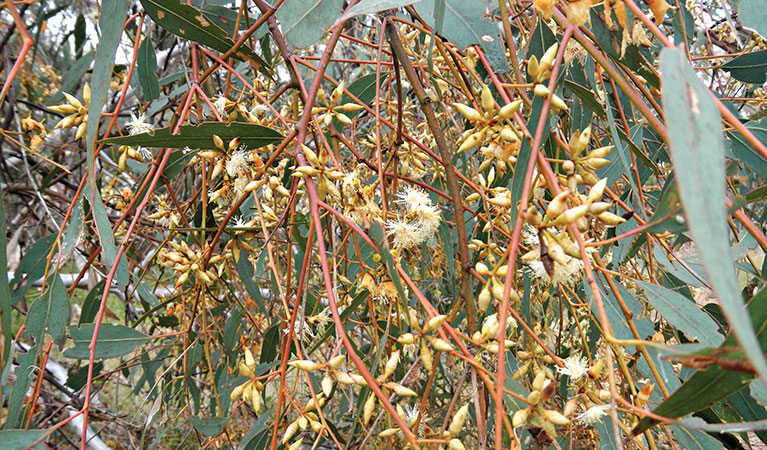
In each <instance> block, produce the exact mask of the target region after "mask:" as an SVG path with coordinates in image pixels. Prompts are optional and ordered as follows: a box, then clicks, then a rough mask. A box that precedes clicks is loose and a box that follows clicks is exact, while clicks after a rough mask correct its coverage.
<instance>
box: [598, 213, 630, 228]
mask: <svg viewBox="0 0 767 450" xmlns="http://www.w3.org/2000/svg"><path fill="white" fill-rule="evenodd" d="M597 219H599V221H600V222H602V223H603V224H605V225H607V226H608V227H614V226H617V225H620V224H622V223H623V222H625V221H626V219H624V218H623V217H621V216H618V215H615V214H613V213H611V212H607V211H605V212H603V213H601V214H597Z"/></svg>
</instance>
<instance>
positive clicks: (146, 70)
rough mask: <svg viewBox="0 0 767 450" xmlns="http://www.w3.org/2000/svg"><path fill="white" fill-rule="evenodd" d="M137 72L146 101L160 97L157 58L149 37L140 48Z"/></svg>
mask: <svg viewBox="0 0 767 450" xmlns="http://www.w3.org/2000/svg"><path fill="white" fill-rule="evenodd" d="M136 71H137V72H138V81H139V84H141V90H142V91H143V92H144V99H145V100H147V101H152V100H155V99H157V98H158V97H160V82H159V81H158V80H157V56H156V55H155V52H154V46H153V45H152V40H151V39H150V38H149V37H148V36H147V37H146V38H144V41H143V42H141V46H139V48H138V58H137V60H136Z"/></svg>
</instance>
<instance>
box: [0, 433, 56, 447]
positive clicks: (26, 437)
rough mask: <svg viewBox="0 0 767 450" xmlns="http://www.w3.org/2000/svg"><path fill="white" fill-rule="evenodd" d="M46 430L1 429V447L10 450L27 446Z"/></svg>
mask: <svg viewBox="0 0 767 450" xmlns="http://www.w3.org/2000/svg"><path fill="white" fill-rule="evenodd" d="M45 433H46V430H3V431H0V442H2V443H3V448H7V449H10V450H16V449H19V450H20V449H24V448H29V446H30V445H32V444H34V443H35V441H37V440H38V439H40V438H42V437H43V436H45Z"/></svg>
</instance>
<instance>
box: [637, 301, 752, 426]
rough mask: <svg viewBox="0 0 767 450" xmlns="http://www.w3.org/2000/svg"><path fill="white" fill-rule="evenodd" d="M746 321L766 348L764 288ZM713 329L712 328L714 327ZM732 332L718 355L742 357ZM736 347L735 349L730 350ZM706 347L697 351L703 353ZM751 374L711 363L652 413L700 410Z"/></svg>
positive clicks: (737, 387) (735, 389) (676, 414)
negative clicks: (753, 328)
mask: <svg viewBox="0 0 767 450" xmlns="http://www.w3.org/2000/svg"><path fill="white" fill-rule="evenodd" d="M748 313H749V314H750V317H749V322H750V323H752V324H753V325H754V326H755V327H757V337H758V339H759V343H760V344H761V346H760V351H762V350H763V349H767V291H761V292H760V293H759V294H757V295H756V297H754V298H753V299H752V300H751V302H749V304H748ZM713 330H714V329H712V331H713ZM736 345H737V342H736V339H735V336H733V335H732V334H730V335H729V336H728V337H727V339H725V341H724V342H723V343H722V345H721V346H719V351H718V352H717V353H716V356H717V358H722V359H725V358H726V359H742V358H743V352H742V351H741V350H739V349H737V347H736ZM733 349H735V350H733ZM707 353H709V351H708V350H702V351H701V352H699V353H698V354H699V355H701V356H705V355H706V354H707ZM753 379H754V375H753V374H752V373H750V372H741V371H734V370H725V369H724V368H722V367H721V366H720V365H718V364H714V365H712V366H710V367H708V368H707V369H705V370H700V371H698V372H695V373H694V374H693V375H692V376H691V377H690V378H689V379H688V380H687V381H686V382H685V383H684V384H682V386H681V387H679V389H677V390H676V391H674V393H673V394H671V396H670V397H668V398H667V399H666V400H665V401H664V402H663V403H661V404H660V405H659V406H658V407H657V408H655V410H653V413H655V414H658V415H660V416H664V417H670V418H677V417H682V416H685V415H687V414H691V413H694V412H696V411H700V410H702V409H705V408H708V407H709V406H711V405H713V404H715V403H717V402H719V401H721V400H724V399H726V398H727V397H729V396H731V395H732V394H734V393H736V392H738V391H739V390H741V389H743V388H744V387H746V386H748V385H749V383H751V380H753ZM657 423H658V422H657V421H655V420H653V419H650V418H645V419H643V420H642V421H641V422H640V423H639V425H637V426H636V427H635V428H634V430H633V431H632V434H633V435H635V436H636V435H638V434H639V433H641V432H643V431H644V430H647V429H648V428H650V427H652V426H653V425H655V424H657Z"/></svg>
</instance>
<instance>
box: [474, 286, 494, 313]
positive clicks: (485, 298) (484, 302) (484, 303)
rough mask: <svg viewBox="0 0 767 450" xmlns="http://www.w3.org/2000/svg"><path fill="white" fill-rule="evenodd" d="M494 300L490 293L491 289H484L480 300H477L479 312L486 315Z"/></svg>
mask: <svg viewBox="0 0 767 450" xmlns="http://www.w3.org/2000/svg"><path fill="white" fill-rule="evenodd" d="M492 300H493V296H492V294H491V293H490V289H489V288H488V287H487V285H485V287H483V288H482V290H481V291H480V292H479V298H478V299H477V303H478V306H479V312H480V313H484V312H485V311H487V308H488V306H490V302H491V301H492Z"/></svg>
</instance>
